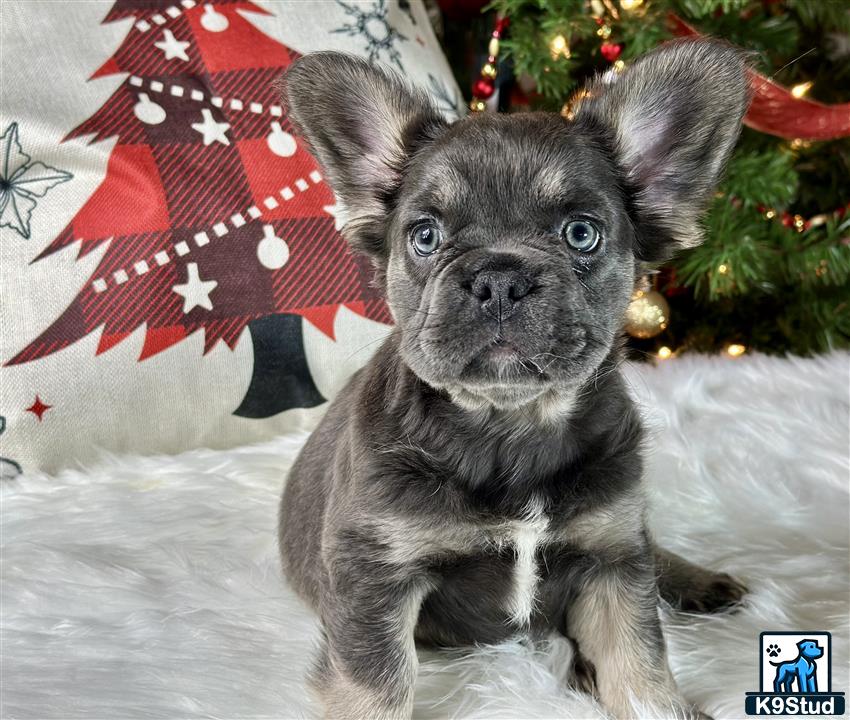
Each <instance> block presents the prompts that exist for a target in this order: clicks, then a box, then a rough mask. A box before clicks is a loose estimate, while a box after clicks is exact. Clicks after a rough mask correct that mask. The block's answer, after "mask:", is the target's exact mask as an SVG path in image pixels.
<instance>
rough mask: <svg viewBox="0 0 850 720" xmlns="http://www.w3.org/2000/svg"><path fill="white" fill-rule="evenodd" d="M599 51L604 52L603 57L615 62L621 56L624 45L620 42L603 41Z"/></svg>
mask: <svg viewBox="0 0 850 720" xmlns="http://www.w3.org/2000/svg"><path fill="white" fill-rule="evenodd" d="M599 52H601V53H602V57H604V58H605V59H606V60H607V61H608V62H611V63H612V62H614V61H615V60H616V59H617V58H618V57H620V53H621V52H623V46H622V45H620V44H619V43H609V42H606V43H602V45H601V46H600V47H599Z"/></svg>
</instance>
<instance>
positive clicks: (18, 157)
mask: <svg viewBox="0 0 850 720" xmlns="http://www.w3.org/2000/svg"><path fill="white" fill-rule="evenodd" d="M72 177H73V175H71V173H69V172H65V171H64V170H57V169H56V168H53V167H50V166H49V165H45V164H44V163H43V162H32V159H31V158H30V156H29V155H27V154H26V153H25V152H24V151H23V148H22V147H21V143H20V140H19V138H18V123H12V124H11V125H9V127H7V128H6V132H4V133H3V134H2V135H0V227H8V228H11V229H12V230H14V231H15V232H16V233H18V235H20V236H21V237H23V238H24V239H29V236H30V220H31V219H32V212H33V210H35V208H36V205H37V204H38V203H37V201H36V198H42V197H44V196H45V195H46V194H47V191H48V190H50V189H51V188H53V187H56V186H57V185H58V184H59V183H63V182H67V181H68V180H70V179H71V178H72Z"/></svg>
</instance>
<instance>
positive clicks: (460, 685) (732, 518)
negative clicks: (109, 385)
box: [0, 354, 850, 719]
mask: <svg viewBox="0 0 850 720" xmlns="http://www.w3.org/2000/svg"><path fill="white" fill-rule="evenodd" d="M626 372H627V376H628V378H629V381H630V384H631V386H632V387H633V388H634V392H635V395H636V397H637V398H638V399H639V401H640V403H641V406H642V407H643V409H644V411H645V415H646V418H647V423H648V425H649V426H650V428H651V431H652V444H651V446H650V447H651V450H650V452H649V457H648V470H647V480H648V486H649V488H650V492H651V495H652V506H653V512H652V518H651V519H652V525H653V527H654V529H655V532H656V534H657V536H658V537H659V538H660V540H661V541H662V542H663V543H664V544H666V545H667V546H668V547H670V548H672V549H674V550H677V551H679V552H681V553H683V554H684V555H685V556H686V557H688V558H690V559H692V560H695V561H698V562H701V563H705V564H706V565H708V566H710V567H715V568H723V569H726V570H728V571H729V572H732V573H734V574H735V575H736V576H738V577H740V578H742V579H743V580H744V581H745V582H746V583H747V584H748V585H749V586H750V588H751V589H752V595H751V596H750V598H749V601H748V606H747V608H746V609H745V610H743V611H741V612H739V613H738V614H735V615H729V616H721V617H689V616H684V615H677V614H673V613H670V612H665V614H664V617H665V627H666V631H667V637H668V644H669V650H670V655H671V662H672V667H673V671H674V674H675V675H676V678H677V680H678V682H679V684H680V685H681V687H682V689H683V691H684V693H685V695H686V696H687V697H688V698H689V699H691V700H693V701H696V702H699V704H700V705H701V706H702V707H703V708H704V709H705V710H706V711H708V712H710V713H712V714H713V715H714V716H715V717H716V718H730V717H742V716H743V715H744V713H743V702H744V692H745V691H747V690H755V689H756V687H757V681H758V652H759V651H758V635H759V632H761V631H762V630H768V629H789V630H796V629H801V630H831V631H832V632H833V633H834V644H835V649H834V666H835V667H834V672H833V689H835V690H843V691H845V692H846V691H850V684H848V682H847V679H848V678H847V674H848V673H847V668H848V654H847V648H848V642H850V633H849V632H848V588H850V580H848V510H850V501H848V476H849V473H850V468H848V452H849V450H848V448H850V438H848V423H850V401H848V381H849V380H850V356H848V355H846V354H833V355H830V356H827V357H822V358H819V359H814V360H796V359H791V360H780V359H770V358H764V357H749V358H747V357H745V358H742V359H739V360H734V361H733V360H728V359H720V358H715V359H710V358H709V359H707V358H690V357H685V358H681V359H677V360H674V361H668V362H666V363H663V364H661V365H660V366H659V367H656V368H653V367H650V366H647V365H641V366H631V367H628V368H627V369H626ZM302 441H303V436H299V437H284V438H281V439H279V440H275V441H273V442H269V443H266V444H263V445H257V446H253V447H245V448H240V449H237V450H231V451H217V452H212V451H206V450H199V451H196V452H190V453H186V454H184V455H181V456H178V457H154V458H135V457H134V458H126V457H104V458H103V460H102V461H101V462H100V463H99V464H98V465H96V466H94V467H91V468H88V469H86V470H79V471H66V472H63V473H61V474H60V475H58V476H56V477H47V476H43V475H32V476H28V477H27V476H25V477H23V478H19V479H17V480H14V481H11V482H8V483H6V484H5V485H4V486H3V487H2V491H3V497H2V499H3V506H2V511H3V515H2V521H3V525H2V531H3V538H2V540H3V558H2V560H3V565H2V568H3V584H2V613H3V617H2V631H3V637H2V641H3V642H2V707H0V715H2V716H3V717H4V718H84V717H85V718H104V719H105V718H110V719H112V718H142V717H145V718H173V717H216V718H272V717H273V718H295V717H305V716H307V717H310V716H313V715H314V714H315V711H316V709H315V706H314V705H313V704H312V700H311V699H310V697H309V696H308V694H307V693H306V692H305V690H304V686H303V676H304V672H305V669H306V667H307V665H308V661H309V656H310V655H311V654H312V652H311V651H312V648H313V645H314V642H315V638H316V623H315V620H314V619H313V617H312V615H311V614H310V612H308V611H307V610H306V609H305V608H304V607H303V606H302V605H301V604H300V603H299V601H298V600H297V599H296V598H295V597H294V596H293V594H292V593H291V592H290V591H289V590H288V589H287V587H286V585H285V584H284V582H283V580H282V579H281V576H280V572H279V569H278V558H277V554H276V553H277V551H276V544H275V521H276V511H277V502H278V496H279V494H280V489H281V486H282V484H283V481H284V476H285V473H286V469H287V467H288V466H289V463H290V462H291V461H292V459H293V457H294V456H295V454H296V452H297V450H298V448H299V445H300V444H301V442H302ZM567 653H568V650H567V649H566V648H565V647H564V645H563V644H562V643H560V642H553V643H552V645H551V647H542V648H541V647H538V648H531V647H528V646H527V645H525V644H523V643H521V642H516V643H510V644H504V645H500V646H496V647H486V648H480V649H477V650H469V651H460V652H445V653H433V652H431V653H421V654H420V657H421V661H422V662H421V667H420V679H419V683H418V686H417V693H416V711H415V716H416V717H418V718H444V717H451V718H459V717H477V718H532V717H533V718H553V717H559V718H598V717H601V714H600V711H599V709H598V707H597V706H596V705H595V704H594V703H593V702H592V701H591V700H590V699H588V698H587V697H585V696H582V695H578V694H575V693H572V692H570V691H569V690H567V689H566V688H565V687H564V686H563V684H562V683H561V678H562V675H563V672H564V667H565V657H566V654H567Z"/></svg>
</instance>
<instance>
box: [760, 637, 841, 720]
mask: <svg viewBox="0 0 850 720" xmlns="http://www.w3.org/2000/svg"><path fill="white" fill-rule="evenodd" d="M831 663H832V636H831V635H830V634H829V633H828V632H820V631H819V632H787V631H776V632H763V633H762V634H761V657H760V666H759V671H760V683H759V684H760V690H759V692H748V693H747V698H746V703H745V709H746V711H747V714H748V715H843V714H844V693H843V692H832V677H831V674H832V667H831Z"/></svg>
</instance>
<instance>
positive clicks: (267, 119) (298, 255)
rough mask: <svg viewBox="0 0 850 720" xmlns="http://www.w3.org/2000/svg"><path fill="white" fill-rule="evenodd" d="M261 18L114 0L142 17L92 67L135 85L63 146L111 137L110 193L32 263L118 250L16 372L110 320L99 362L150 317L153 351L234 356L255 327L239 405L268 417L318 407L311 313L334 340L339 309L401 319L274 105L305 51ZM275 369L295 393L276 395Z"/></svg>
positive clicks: (117, 14) (106, 184) (92, 201)
mask: <svg viewBox="0 0 850 720" xmlns="http://www.w3.org/2000/svg"><path fill="white" fill-rule="evenodd" d="M255 13H266V11H265V10H263V9H262V8H260V7H259V6H257V5H255V4H254V3H252V2H246V1H244V0H206V1H205V2H204V3H203V4H200V3H196V2H195V0H182V2H180V3H176V2H174V0H118V1H117V2H115V3H114V4H113V5H112V6H111V8H110V9H109V11H108V13H107V15H106V17H105V19H104V22H113V21H116V20H120V19H124V18H132V19H133V21H134V22H133V24H132V26H131V27H130V31H129V34H128V35H127V36H126V38H125V39H124V42H123V43H122V44H121V46H120V47H119V48H118V49H117V51H116V52H115V54H114V55H113V56H112V57H110V58H109V59H108V60H107V61H106V62H105V63H104V64H103V65H102V66H101V67H100V69H99V70H97V71H96V72H95V73H94V75H93V77H94V78H99V77H103V76H106V75H113V74H117V73H123V74H126V78H125V80H124V81H123V82H122V84H121V85H120V86H119V87H118V89H117V90H116V91H115V92H114V93H113V94H112V96H111V97H110V98H109V99H108V101H107V102H106V103H105V104H104V105H103V107H101V108H100V109H99V110H97V111H96V112H95V113H94V115H93V116H92V117H90V118H89V119H88V120H86V121H85V122H83V123H82V124H81V125H79V126H78V127H77V128H76V129H74V130H72V131H71V132H70V133H69V134H68V136H67V138H66V140H68V139H72V138H89V141H90V142H102V141H105V140H107V139H108V138H115V143H116V144H115V146H114V148H113V150H112V152H111V155H110V157H109V162H108V166H107V169H106V176H105V179H104V180H103V182H102V184H101V185H100V187H99V188H98V189H97V190H96V191H95V193H94V194H93V195H92V196H91V197H90V198H89V200H88V201H87V202H86V203H85V204H84V205H83V207H82V208H80V210H79V211H78V212H77V213H76V215H75V216H74V217H73V219H72V220H71V221H70V223H69V224H68V226H67V227H66V228H65V230H64V231H63V232H62V233H60V234H59V235H58V236H57V237H56V238H55V239H54V240H53V241H52V242H51V243H50V244H49V245H48V246H47V247H46V248H45V249H44V250H43V251H42V252H41V254H40V255H39V256H38V257H36V258H35V260H34V262H37V261H38V260H40V259H42V258H44V257H46V256H48V255H51V254H53V253H56V252H57V251H59V250H61V249H63V248H66V247H68V246H71V245H73V244H77V246H78V256H79V257H82V256H84V255H86V254H88V253H90V252H91V251H92V250H94V249H95V248H96V247H99V246H101V245H103V244H104V243H108V247H107V249H106V252H105V253H104V255H103V257H102V259H101V261H100V263H99V264H98V266H97V268H96V270H95V272H94V273H93V275H92V277H91V278H90V280H89V282H88V283H87V284H86V286H85V287H84V288H83V289H82V290H81V291H80V293H79V294H78V296H77V297H76V298H75V299H74V300H73V302H72V303H71V304H70V306H69V307H67V308H66V309H65V311H64V312H62V313H61V314H60V315H59V317H57V318H56V320H55V321H54V322H53V323H52V324H51V325H50V326H49V327H48V328H46V329H45V330H44V332H43V333H42V334H41V335H40V336H39V337H38V338H36V339H35V340H33V341H32V342H31V343H29V344H28V345H27V346H26V347H24V348H22V349H21V350H20V352H19V353H18V354H17V355H16V356H15V357H14V358H12V359H11V360H10V361H9V363H8V364H10V365H14V364H17V363H23V362H29V361H33V360H36V359H38V358H41V357H44V356H45V355H49V354H51V353H55V352H57V351H59V350H61V349H62V348H64V347H67V346H68V345H70V344H71V343H73V342H76V341H77V340H79V339H80V338H81V337H83V336H85V335H88V334H89V333H92V332H95V331H97V330H100V329H101V328H102V334H101V336H100V341H99V346H98V349H97V352H98V354H99V353H102V352H106V351H108V350H109V349H110V348H112V347H114V346H115V345H116V344H118V343H120V342H121V341H122V340H124V339H125V338H127V337H128V336H129V335H130V334H131V333H132V332H133V331H134V330H136V329H137V328H139V327H140V326H142V325H145V326H146V329H145V332H146V335H145V342H144V347H143V349H142V351H141V357H140V358H139V359H140V360H144V359H145V358H148V357H150V356H152V355H155V354H157V353H159V352H162V351H163V350H165V349H166V348H168V347H170V346H172V345H174V344H175V343H179V342H180V341H181V340H183V339H184V338H186V337H187V336H188V335H189V334H191V333H194V332H203V333H204V338H205V342H204V347H205V352H209V350H211V349H212V348H213V347H214V346H215V345H216V343H218V342H219V341H223V342H225V343H226V344H227V345H229V346H230V347H231V348H233V347H234V346H235V344H236V342H237V341H238V339H239V338H240V336H241V335H242V333H243V331H244V330H245V328H246V327H247V328H249V330H250V332H251V336H252V340H253V344H254V351H255V352H254V362H255V365H254V380H253V383H252V389H249V392H248V395H247V396H246V399H245V401H244V402H243V404H242V407H240V408H239V409H237V411H236V414H239V415H244V416H250V417H259V416H267V415H272V414H275V413H277V412H280V411H281V410H283V409H286V408H287V407H295V406H297V407H307V406H311V405H316V404H318V403H320V402H322V401H323V400H324V398H322V397H321V396H320V395H319V393H318V391H317V390H315V387H314V386H313V384H312V380H311V378H310V374H309V372H308V371H307V367H306V361H305V358H304V357H303V347H302V345H301V332H300V329H301V323H302V322H304V321H307V322H310V323H312V324H313V325H315V326H316V327H317V328H319V329H320V330H322V331H324V332H325V333H326V334H328V335H329V336H331V337H333V321H334V316H335V314H336V312H337V310H338V309H339V308H340V307H341V306H343V305H344V306H346V307H348V308H349V309H351V310H353V311H354V312H357V313H359V314H361V315H364V316H366V317H369V318H372V319H375V320H378V321H381V322H389V321H390V317H389V314H388V311H387V309H386V306H385V305H384V302H383V300H382V299H381V298H380V297H379V296H378V294H377V291H376V290H375V289H374V288H373V287H372V284H371V279H372V276H371V269H370V267H368V264H367V263H365V261H360V260H358V259H356V258H354V257H353V256H352V255H351V254H350V252H349V251H348V248H347V245H346V244H345V242H344V241H343V240H342V238H341V236H340V235H339V229H340V226H341V224H342V222H341V217H340V212H341V211H340V208H338V206H337V205H336V202H335V199H334V196H333V194H332V192H331V190H330V188H329V187H328V186H327V185H326V184H325V182H324V180H323V178H322V175H321V172H320V169H319V168H318V166H317V165H316V163H315V161H314V160H313V158H312V156H310V155H309V153H308V152H307V151H306V150H305V148H304V147H303V146H302V145H301V142H300V140H298V139H296V138H295V137H293V135H292V134H290V130H291V128H290V124H289V121H288V119H287V117H286V112H285V109H284V108H282V107H281V105H280V104H279V98H278V95H277V91H276V89H275V83H274V81H275V80H276V79H277V78H278V76H279V75H280V74H281V73H282V71H283V70H284V69H285V68H286V67H287V66H288V65H289V64H290V63H291V62H292V60H293V59H294V58H295V57H297V54H296V53H294V52H293V51H292V50H290V49H289V48H287V47H285V46H283V45H282V44H280V43H279V42H277V41H275V40H273V39H272V38H270V37H268V36H267V35H265V34H263V33H262V32H261V31H260V30H259V29H258V28H257V27H255V26H254V25H253V24H252V23H251V22H250V20H249V19H248V17H250V15H251V14H255ZM280 367H285V368H286V371H287V373H288V377H291V378H293V382H292V383H291V387H287V388H283V389H281V388H280V387H275V388H271V387H269V386H268V383H270V382H271V380H272V378H271V375H274V374H275V373H274V370H275V368H278V372H277V373H276V377H277V380H276V382H277V385H278V386H279V385H280V382H281V373H280V372H279V368H280ZM299 368H300V370H299ZM311 388H312V389H311ZM252 390H254V391H256V392H252ZM272 390H274V392H273V391H272ZM269 403H271V405H270V404H269Z"/></svg>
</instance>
